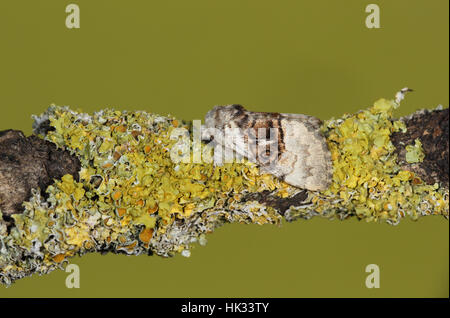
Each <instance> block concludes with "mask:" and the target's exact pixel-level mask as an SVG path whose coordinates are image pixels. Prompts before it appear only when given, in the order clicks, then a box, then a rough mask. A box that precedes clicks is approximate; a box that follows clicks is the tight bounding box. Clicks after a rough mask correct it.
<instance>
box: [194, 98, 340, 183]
mask: <svg viewBox="0 0 450 318" xmlns="http://www.w3.org/2000/svg"><path fill="white" fill-rule="evenodd" d="M321 123H322V122H321V121H320V119H318V118H316V117H313V116H308V115H302V114H285V113H267V112H251V111H247V110H246V109H245V108H244V107H243V106H241V105H236V104H234V105H228V106H216V107H214V108H213V109H212V110H210V111H209V112H208V113H207V114H206V116H205V125H204V126H203V127H202V128H203V129H202V139H203V140H210V141H211V140H212V141H213V142H214V143H215V145H219V146H221V147H224V148H225V149H226V150H228V151H230V150H232V151H234V152H235V153H237V154H239V155H240V156H243V157H246V158H248V160H249V161H252V162H254V163H256V164H258V165H259V167H260V171H261V173H269V174H272V175H274V176H276V177H277V178H280V179H281V180H283V181H285V182H286V183H288V184H290V185H292V186H295V187H298V188H303V189H307V190H312V191H318V190H324V189H326V188H328V186H329V185H330V183H331V180H332V176H333V165H332V161H331V154H330V151H329V149H328V146H327V143H326V139H325V137H324V136H323V135H322V134H321V132H320V125H321ZM216 150H217V147H215V152H216ZM215 162H216V161H215Z"/></svg>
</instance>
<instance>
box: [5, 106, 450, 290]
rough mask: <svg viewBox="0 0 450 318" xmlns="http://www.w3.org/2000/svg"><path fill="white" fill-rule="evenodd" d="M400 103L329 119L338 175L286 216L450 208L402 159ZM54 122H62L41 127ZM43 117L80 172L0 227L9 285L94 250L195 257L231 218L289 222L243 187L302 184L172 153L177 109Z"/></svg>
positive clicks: (381, 214)
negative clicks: (396, 142)
mask: <svg viewBox="0 0 450 318" xmlns="http://www.w3.org/2000/svg"><path fill="white" fill-rule="evenodd" d="M395 107H396V104H395V102H393V101H388V100H384V99H381V100H379V101H377V102H376V103H375V104H374V106H373V107H371V108H369V109H367V110H364V111H361V112H358V113H357V114H353V115H350V114H346V115H344V116H343V117H342V118H339V119H331V120H328V121H326V122H325V123H324V125H323V132H324V134H325V136H326V137H327V140H328V145H329V148H330V151H331V154H332V160H333V166H334V177H333V183H332V185H331V186H330V188H329V189H327V190H326V191H322V192H308V193H307V195H306V200H305V201H304V202H302V203H301V204H300V205H299V206H291V208H290V209H289V210H288V211H287V212H286V213H285V217H286V219H287V220H293V219H296V218H298V217H303V218H309V217H311V216H314V215H321V216H325V217H334V216H338V217H340V218H344V217H346V216H350V215H355V216H356V217H358V218H360V219H365V220H367V221H378V220H386V221H388V222H390V223H392V224H396V223H398V222H399V221H400V219H401V218H402V217H404V216H406V215H410V216H411V217H412V218H413V219H417V218H418V217H419V216H421V215H428V214H442V215H445V216H448V191H447V192H445V190H443V189H441V188H439V186H438V185H426V184H424V183H423V182H422V181H421V180H420V179H419V178H417V177H416V176H414V174H413V173H412V172H409V171H404V170H402V169H401V168H400V167H399V166H398V165H397V163H396V157H395V155H394V149H393V148H394V147H393V145H392V143H391V142H390V139H389V136H390V134H391V133H392V132H394V131H398V130H401V129H405V127H404V124H403V123H402V122H400V121H394V120H392V112H393V110H394V108H395ZM48 120H49V121H50V126H52V127H53V128H54V129H53V130H51V129H50V130H49V129H42V130H41V129H39V125H40V123H46V122H48ZM35 123H36V124H35V125H34V127H35V129H36V131H37V132H42V131H44V132H45V136H43V137H44V138H45V139H46V140H49V141H51V142H53V143H55V144H56V145H57V146H58V147H60V148H63V149H67V150H69V151H71V152H72V153H73V154H75V155H76V156H77V157H78V158H79V159H80V162H81V164H82V168H81V171H80V174H79V175H80V180H79V182H77V181H76V180H74V179H73V177H72V176H71V175H65V176H64V177H62V179H61V180H57V181H56V182H55V183H54V184H53V185H51V186H49V187H48V188H47V190H46V192H47V193H48V198H47V199H44V198H42V197H41V196H40V192H39V191H34V192H33V196H32V198H31V200H30V201H28V202H26V203H25V204H24V208H25V211H24V213H23V214H17V215H15V216H14V220H15V227H13V228H12V229H11V231H10V234H8V233H6V231H3V230H1V229H0V234H1V235H0V281H2V282H3V283H6V284H9V283H11V282H12V281H13V280H15V279H18V278H21V277H24V276H27V275H30V274H32V273H41V274H42V273H48V272H50V271H52V270H54V269H56V268H59V267H62V266H64V264H66V263H67V259H68V258H69V257H71V256H73V255H76V254H78V255H79V254H83V253H86V252H95V251H105V250H107V251H114V252H122V253H127V254H134V255H139V254H144V253H145V254H152V253H155V254H158V255H162V256H170V255H173V254H174V253H177V252H181V253H182V255H184V256H189V255H190V252H189V249H190V247H191V245H192V243H194V242H199V243H200V244H201V245H204V244H205V243H206V237H205V233H210V232H212V231H213V230H214V229H215V228H216V227H217V226H219V225H221V224H223V223H224V222H241V223H256V224H268V223H269V224H279V223H280V222H281V218H282V216H281V215H280V214H279V213H278V212H277V211H276V210H275V209H274V208H273V207H270V206H265V205H264V204H262V203H258V202H257V201H247V202H243V201H242V199H243V198H244V197H245V196H246V195H247V194H249V193H258V192H263V191H265V192H267V191H270V192H271V193H272V194H273V195H275V196H278V197H280V198H289V197H293V196H295V195H296V194H298V193H299V192H300V191H301V189H297V188H295V187H292V186H289V185H288V184H286V183H284V182H281V181H280V180H278V179H276V178H275V177H273V176H271V175H268V174H264V175H260V174H259V169H258V167H257V166H256V165H254V164H252V163H250V162H247V161H245V160H244V161H243V162H239V163H237V162H236V163H232V164H224V165H223V166H214V165H213V164H211V163H182V162H179V163H177V162H174V161H173V160H172V159H171V157H170V150H171V149H172V147H173V146H174V145H175V143H176V142H177V139H176V138H173V137H172V138H171V135H172V132H173V130H174V129H176V128H186V129H187V130H188V129H190V125H189V123H186V122H183V121H180V120H177V119H175V118H173V117H170V116H168V117H163V116H158V115H155V114H152V113H147V112H141V111H136V112H127V111H116V110H112V109H106V110H102V111H100V112H97V113H94V114H93V115H88V114H84V113H81V112H75V111H72V110H71V109H69V108H68V107H57V106H51V107H50V108H49V109H48V110H47V111H46V112H45V113H44V114H43V115H41V116H39V117H36V120H35ZM203 147H208V146H206V145H203Z"/></svg>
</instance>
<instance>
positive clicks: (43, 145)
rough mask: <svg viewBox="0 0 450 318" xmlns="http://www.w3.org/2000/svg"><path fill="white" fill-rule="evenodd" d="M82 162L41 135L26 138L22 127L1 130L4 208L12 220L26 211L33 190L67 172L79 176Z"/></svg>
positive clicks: (1, 203)
mask: <svg viewBox="0 0 450 318" xmlns="http://www.w3.org/2000/svg"><path fill="white" fill-rule="evenodd" d="M80 167H81V165H80V161H79V160H78V159H77V158H76V157H75V156H72V155H71V154H70V153H69V152H68V151H65V150H61V149H57V148H56V146H55V145H54V144H53V143H51V142H48V141H45V140H43V139H41V138H39V137H37V136H34V135H33V136H29V137H25V135H24V134H23V133H22V132H21V131H18V130H4V131H1V132H0V210H1V212H2V214H3V219H4V221H6V222H7V223H8V224H9V223H11V220H12V219H11V215H12V214H16V213H21V212H23V207H22V203H23V202H24V201H27V200H28V199H29V198H30V197H31V190H32V189H37V188H39V189H40V191H41V194H42V195H43V196H44V197H45V195H46V194H45V189H46V188H47V187H48V186H49V185H50V184H52V183H53V181H54V179H60V178H61V177H62V176H64V175H65V174H71V175H73V176H74V178H76V179H78V171H79V169H80Z"/></svg>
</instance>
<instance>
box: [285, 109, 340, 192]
mask: <svg viewBox="0 0 450 318" xmlns="http://www.w3.org/2000/svg"><path fill="white" fill-rule="evenodd" d="M294 115H295V114H294ZM281 123H282V130H283V133H284V138H283V141H284V146H285V151H284V153H283V154H282V155H281V158H280V161H279V162H280V163H281V164H282V165H288V166H291V167H292V170H291V171H290V172H289V173H287V174H285V175H284V176H283V179H284V181H285V182H286V183H289V184H291V185H293V186H296V187H300V188H304V189H308V190H313V191H316V190H324V189H326V188H327V187H328V186H329V185H330V183H331V179H332V162H331V155H330V151H329V149H328V146H327V143H326V139H325V137H324V136H323V135H322V134H321V133H320V130H319V128H320V120H319V119H317V118H315V117H312V116H306V115H295V116H290V115H289V116H288V117H284V118H283V119H282V120H281Z"/></svg>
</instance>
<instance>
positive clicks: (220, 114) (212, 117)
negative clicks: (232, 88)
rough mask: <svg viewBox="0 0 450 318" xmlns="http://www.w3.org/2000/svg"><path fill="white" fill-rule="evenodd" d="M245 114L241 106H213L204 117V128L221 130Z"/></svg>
mask: <svg viewBox="0 0 450 318" xmlns="http://www.w3.org/2000/svg"><path fill="white" fill-rule="evenodd" d="M245 112H246V110H245V108H244V107H243V106H242V105H238V104H233V105H227V106H215V107H214V108H213V109H211V110H210V111H209V112H208V113H207V114H206V116H205V126H206V127H216V128H223V126H224V125H225V124H227V123H230V122H231V121H233V120H235V119H236V118H239V117H241V116H242V115H243V114H244V113H245Z"/></svg>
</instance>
